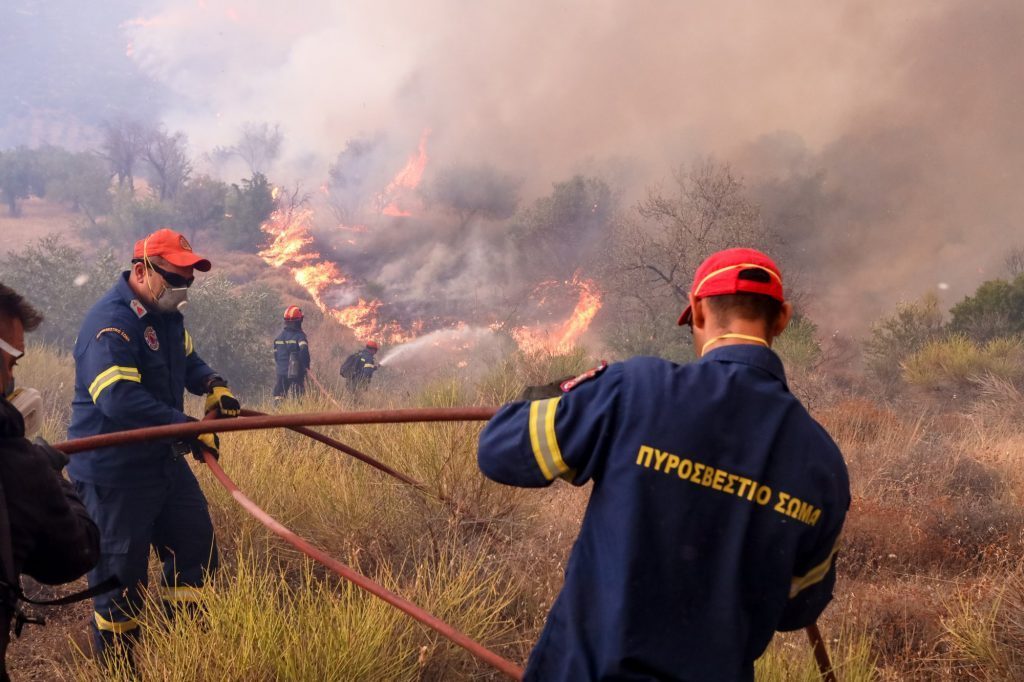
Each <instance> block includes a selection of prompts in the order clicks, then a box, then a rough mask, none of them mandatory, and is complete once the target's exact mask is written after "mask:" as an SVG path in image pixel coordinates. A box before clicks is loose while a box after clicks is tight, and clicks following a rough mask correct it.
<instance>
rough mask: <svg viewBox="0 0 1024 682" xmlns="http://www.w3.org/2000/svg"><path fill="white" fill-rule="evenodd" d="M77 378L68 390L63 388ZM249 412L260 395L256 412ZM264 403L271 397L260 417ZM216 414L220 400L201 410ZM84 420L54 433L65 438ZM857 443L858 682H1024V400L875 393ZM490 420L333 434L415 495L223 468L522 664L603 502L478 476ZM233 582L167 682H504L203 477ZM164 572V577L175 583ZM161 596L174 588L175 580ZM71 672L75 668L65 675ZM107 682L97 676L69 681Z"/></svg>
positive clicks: (795, 659) (313, 403)
mask: <svg viewBox="0 0 1024 682" xmlns="http://www.w3.org/2000/svg"><path fill="white" fill-rule="evenodd" d="M589 364H590V362H589V359H588V358H586V356H585V354H584V353H582V352H581V351H577V352H576V353H574V354H571V355H569V356H563V357H555V358H543V359H539V360H538V359H530V358H526V357H523V356H510V357H509V358H507V359H506V360H505V361H504V362H503V363H501V364H499V365H497V366H495V367H494V368H493V369H492V371H491V372H490V373H488V374H486V375H485V376H483V377H482V378H481V379H480V380H479V381H478V382H476V383H475V384H473V385H467V384H465V383H462V382H457V381H449V380H436V381H433V382H432V383H430V384H429V385H427V386H426V387H425V388H421V389H420V390H419V391H418V392H417V393H415V394H412V395H403V396H401V398H400V400H401V404H402V406H409V405H433V406H449V405H462V404H493V403H498V402H503V401H505V400H508V399H510V398H512V397H514V396H515V395H516V394H517V393H518V391H520V390H521V389H522V387H523V386H525V385H526V384H527V383H539V382H540V381H548V380H550V379H552V378H556V377H558V376H562V375H563V374H565V375H567V374H572V373H574V372H577V371H579V370H581V369H583V368H585V367H586V366H587V365H589ZM70 367H71V360H70V358H69V357H68V356H67V355H66V354H61V353H60V352H57V351H55V350H53V349H46V348H38V347H33V348H32V349H31V352H30V353H29V356H28V357H27V358H26V361H25V363H24V366H23V367H21V368H19V380H20V381H21V382H22V383H23V384H25V385H36V386H38V387H40V388H42V389H44V393H46V394H47V397H48V399H49V400H52V401H54V402H58V401H60V400H67V396H68V393H67V391H68V390H69V389H68V385H69V384H68V381H69V380H70V377H71V369H70ZM62 384H63V386H62ZM309 389H310V392H309V394H308V395H307V396H306V397H305V398H303V399H302V400H297V401H296V400H289V401H286V402H285V403H283V404H281V405H273V404H264V405H263V406H262V407H263V409H264V410H265V411H274V410H278V411H293V412H307V411H318V410H324V409H338V408H337V405H341V406H342V407H343V408H350V407H356V406H358V407H360V408H367V407H374V406H376V407H387V406H393V405H396V404H397V403H396V401H397V400H399V399H396V398H394V397H393V396H392V395H391V394H389V393H388V392H387V391H384V390H380V389H379V387H377V388H371V390H370V391H369V392H368V393H365V394H361V395H359V396H351V395H349V394H347V393H346V392H345V391H344V389H341V388H340V387H338V386H337V385H335V386H332V387H330V390H331V395H330V396H324V395H321V394H319V393H318V392H317V391H316V389H315V388H314V387H313V386H310V387H309ZM243 398H244V396H243ZM247 402H250V401H247ZM189 409H190V410H192V411H193V412H194V413H197V412H198V410H199V409H200V404H199V403H198V402H193V403H190V408H189ZM61 414H62V413H60V412H55V413H54V416H53V424H50V426H48V430H49V431H50V432H51V435H52V437H55V438H59V437H60V435H59V431H60V425H59V424H58V423H57V421H58V420H59V419H61V418H62V417H61V416H60V415H61ZM816 416H817V417H818V418H819V419H820V420H821V421H822V422H823V423H824V424H825V426H826V427H827V428H828V429H829V431H830V432H831V433H832V434H833V436H834V438H835V439H836V441H837V442H838V443H839V445H840V446H841V448H842V449H843V451H844V453H845V455H846V457H847V460H848V463H849V468H850V473H851V482H852V486H853V506H852V508H851V511H850V515H849V520H848V524H847V528H846V531H845V534H844V540H843V542H844V545H843V550H842V552H841V554H840V560H839V575H840V578H839V581H838V584H837V587H836V599H835V602H834V603H833V605H832V606H831V607H830V608H829V609H828V610H827V611H826V613H825V616H824V617H823V619H822V621H821V623H822V629H823V631H824V633H825V635H826V638H827V639H828V642H829V646H830V648H831V651H832V656H833V659H834V661H835V662H836V665H837V667H838V668H839V670H840V675H841V676H840V679H843V680H862V679H863V680H868V679H872V680H907V679H913V680H958V679H979V680H980V679H989V680H995V679H1015V678H1019V677H1020V675H1021V672H1020V671H1021V667H1020V666H1021V660H1020V655H1019V652H1020V651H1021V650H1024V628H1022V626H1021V622H1022V621H1021V617H1020V613H1021V608H1022V607H1024V598H1022V597H1021V595H1022V594H1024V589H1022V585H1024V580H1022V579H1021V578H1020V575H1021V572H1022V570H1024V569H1022V567H1021V563H1020V557H1021V555H1022V550H1024V513H1022V512H1021V504H1020V503H1021V499H1022V495H1024V470H1022V467H1020V466H1019V458H1020V453H1021V452H1024V428H1022V426H1021V424H1022V419H1021V417H1022V416H1024V400H1022V399H1021V395H1020V393H1019V391H1018V390H1017V389H1016V388H1015V387H1014V386H1013V385H1012V384H1007V383H1005V382H1004V383H1000V382H998V381H997V380H994V379H993V380H990V382H989V383H988V384H986V385H985V386H984V387H983V390H981V391H980V393H979V398H978V399H977V400H976V401H974V402H971V403H969V404H965V403H958V404H956V405H955V409H943V406H941V405H935V404H934V403H929V405H928V406H927V407H922V406H919V405H914V404H912V403H911V404H905V405H902V406H899V407H898V409H897V408H896V407H893V406H887V405H884V404H882V403H880V402H878V401H876V400H872V399H869V398H860V399H854V400H843V401H840V402H834V403H831V404H828V405H826V406H824V407H822V408H820V409H817V410H816ZM479 429H480V425H479V424H450V425H436V424H435V425H401V426H399V425H388V426H347V427H332V428H325V429H323V430H324V431H325V432H326V433H329V434H330V435H332V436H334V437H336V438H338V439H340V440H342V441H344V442H346V443H349V444H350V445H352V446H354V447H357V448H359V449H361V450H363V451H364V452H366V453H367V454H369V455H371V456H374V457H377V458H379V459H381V460H382V461H384V462H385V463H387V464H389V465H390V466H393V467H394V468H396V469H399V470H401V471H403V472H405V473H407V474H409V475H411V476H413V477H415V478H417V479H418V480H420V481H422V482H423V483H424V484H425V485H426V486H427V488H428V490H429V491H431V492H430V493H427V494H424V493H423V492H420V491H417V490H414V489H411V488H409V487H408V486H405V485H403V484H401V483H399V482H397V481H394V480H393V479H390V478H388V477H386V476H385V475H384V474H382V473H380V472H378V471H376V470H374V469H372V468H370V467H367V466H365V465H363V464H361V463H359V462H356V461H354V460H352V459H351V458H349V457H347V456H345V455H343V454H341V453H338V452H336V451H334V450H332V449H330V448H327V447H326V446H322V445H319V444H317V443H315V442H312V441H310V440H308V439H306V438H304V437H301V436H299V435H297V434H293V433H290V432H286V431H260V432H249V433H234V434H225V435H224V437H223V439H222V443H223V457H222V459H221V463H222V465H223V467H224V468H225V470H226V471H227V472H228V473H229V474H230V475H231V476H232V477H233V478H234V479H235V480H236V481H237V482H238V484H239V486H240V487H241V488H242V489H243V490H245V491H246V492H247V493H248V494H249V495H250V496H251V497H252V498H253V499H254V500H255V501H256V502H257V503H259V504H260V505H261V506H263V507H265V508H266V509H267V510H268V511H269V512H270V513H271V514H273V515H274V516H276V517H277V518H279V519H280V520H281V521H283V522H284V523H285V524H287V525H289V526H290V527H292V528H293V529H294V530H296V532H298V533H299V534H301V535H303V536H305V537H307V538H309V539H310V540H311V541H312V542H314V543H315V544H317V545H319V546H321V547H322V548H324V549H325V550H327V551H328V552H329V553H331V554H332V555H334V556H336V557H337V558H339V559H341V560H342V561H345V562H347V563H349V564H350V565H352V566H354V567H356V568H358V569H359V570H361V571H362V572H364V573H365V574H367V575H369V576H371V577H373V578H375V579H377V580H379V581H381V582H383V583H384V584H385V585H386V586H388V587H390V588H392V589H394V590H395V591H396V592H398V593H400V594H402V595H404V596H406V597H408V598H410V599H412V600H413V601H415V602H417V603H420V604H421V605H423V606H424V607H426V608H427V609H428V610H430V611H432V612H433V613H435V614H436V615H438V616H440V617H442V618H444V619H446V620H448V621H449V622H451V623H452V624H453V625H455V626H456V627H458V628H460V629H463V630H464V631H465V632H467V633H468V634H470V635H472V636H474V637H477V638H479V639H480V640H481V641H483V642H484V643H485V644H487V645H488V646H491V647H493V648H494V649H495V650H497V651H498V652H499V653H501V654H503V655H505V656H506V657H508V658H510V659H512V660H516V661H525V659H526V656H527V654H528V652H529V650H530V648H531V646H532V644H533V642H534V641H535V639H536V637H537V635H538V633H539V630H540V628H541V627H542V625H543V621H544V616H545V614H546V612H547V609H548V608H549V607H550V604H551V601H552V599H553V598H554V596H555V595H556V594H557V591H558V589H559V588H560V586H561V581H562V572H563V570H564V562H565V559H566V557H567V554H568V551H569V549H570V547H571V543H572V541H573V539H574V537H575V534H576V531H577V528H578V524H579V521H580V519H581V517H582V513H583V510H584V507H585V504H586V499H587V490H586V489H582V490H581V489H575V488H572V487H570V486H561V485H558V486H553V487H552V488H550V489H546V490H541V491H521V490H516V489H512V488H507V487H503V486H498V485H495V484H492V483H490V482H488V481H486V480H484V479H483V477H482V476H480V475H479V473H478V470H477V468H476V439H477V436H478V433H479ZM194 466H195V467H196V471H197V475H198V477H199V479H200V481H201V483H202V485H203V487H204V489H205V491H206V493H207V495H208V498H209V500H210V505H211V512H212V514H213V516H214V521H215V524H216V527H217V532H218V537H219V540H220V543H221V546H222V549H223V552H222V553H223V557H224V564H225V565H224V568H223V569H222V571H221V572H220V574H219V575H218V576H217V578H216V582H215V588H214V589H213V590H211V591H210V592H209V594H208V596H207V597H206V599H205V602H204V606H205V611H206V613H207V615H206V618H205V622H204V624H203V625H202V627H197V626H195V624H193V623H189V622H187V621H185V622H167V621H166V620H165V619H164V618H163V616H162V612H161V611H160V609H158V608H156V607H155V605H153V606H151V607H150V608H148V609H147V611H146V613H145V614H144V615H143V619H144V620H145V621H146V624H147V627H146V637H145V639H144V642H143V644H142V646H141V648H140V651H139V665H140V668H141V670H142V672H143V677H144V678H145V679H253V680H256V679H261V680H262V679H283V680H304V679H353V680H355V679H398V680H413V679H445V680H448V679H454V680H458V679H492V678H493V679H497V677H498V676H497V674H496V673H494V672H493V671H490V670H488V669H487V668H486V667H485V666H483V665H481V664H479V663H477V662H476V661H474V660H473V659H472V658H471V657H470V656H469V655H468V654H466V653H465V652H462V651H461V650H459V649H457V648H455V647H453V646H451V645H449V644H446V643H445V642H444V641H442V640H440V639H439V638H438V637H437V636H436V635H434V634H433V633H431V632H430V631H428V630H426V629H424V628H423V627H421V626H419V625H417V624H415V623H414V622H413V621H411V620H410V619H408V618H406V617H405V616H403V615H402V614H400V613H398V612H397V611H395V610H394V609H392V608H391V607H389V606H386V605H385V604H383V603H381V602H379V601H378V600H376V599H375V598H373V597H370V596H368V595H365V594H363V593H361V592H359V591H358V590H356V589H354V588H353V587H351V586H349V585H347V584H346V583H344V582H343V581H340V580H339V579H336V578H335V577H334V576H333V575H332V574H328V573H327V572H326V571H325V570H323V569H322V568H320V567H317V566H315V565H311V564H310V563H309V562H307V561H306V560H305V559H303V558H302V557H301V556H299V555H298V554H297V553H296V552H294V551H293V550H291V549H290V548H288V547H287V546H285V545H283V544H282V543H280V542H279V541H277V540H276V539H275V538H273V537H271V536H270V535H269V534H268V533H267V532H266V531H265V530H264V529H263V528H262V527H261V526H259V525H258V524H257V523H256V522H255V521H253V520H252V519H251V518H250V517H249V516H248V515H247V514H245V513H244V512H243V511H242V510H241V509H240V508H238V506H237V505H236V504H235V503H234V502H233V500H232V499H231V498H230V496H228V495H227V494H226V493H225V492H224V491H223V490H222V489H221V488H220V487H219V486H218V485H217V484H216V482H215V481H214V480H213V479H212V477H210V476H209V475H208V473H207V472H206V471H205V470H204V469H203V467H202V466H201V465H198V464H196V465H194ZM154 568H155V567H154ZM153 582H154V583H155V582H156V580H155V574H154V581H153ZM53 669H54V671H55V673H56V672H57V671H59V670H60V668H59V667H58V664H56V663H55V664H54V668H53ZM757 671H758V679H759V680H803V679H806V680H811V679H816V673H815V668H814V665H813V660H812V659H811V658H810V650H809V647H808V645H807V643H806V639H805V637H804V635H803V633H792V634H788V635H783V636H779V637H777V638H776V640H775V642H773V644H772V646H771V647H770V648H769V650H768V651H767V652H766V654H765V656H764V657H763V658H762V660H761V661H759V662H758V665H757ZM60 674H62V675H64V677H65V678H66V679H82V680H98V679H101V678H103V676H104V675H105V674H106V673H104V672H101V671H98V670H97V669H96V668H95V667H93V666H92V664H91V663H88V662H86V661H84V660H79V661H78V662H77V663H76V664H75V665H74V666H72V667H71V668H70V669H67V670H64V672H62V673H60Z"/></svg>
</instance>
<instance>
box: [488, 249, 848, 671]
mask: <svg viewBox="0 0 1024 682" xmlns="http://www.w3.org/2000/svg"><path fill="white" fill-rule="evenodd" d="M792 313H793V310H792V307H791V305H790V304H789V303H787V302H786V301H785V296H784V294H783V285H782V274H781V272H780V271H779V269H778V267H776V265H775V263H774V262H773V261H772V260H771V259H770V258H769V257H768V256H766V255H765V254H763V253H760V252H758V251H755V250H752V249H729V250H727V251H722V252H719V253H716V254H713V255H712V256H710V257H709V258H708V259H707V260H705V261H704V263H703V264H701V266H700V267H699V268H698V269H697V273H696V276H695V277H694V282H693V287H692V289H691V290H690V295H689V306H687V308H686V310H685V311H684V312H683V314H682V316H681V317H680V318H679V324H680V325H688V326H689V327H690V329H691V331H692V335H693V342H694V348H695V349H696V351H697V355H698V356H699V360H698V361H697V362H694V363H691V364H687V365H677V364H674V363H671V362H668V361H665V360H661V359H656V358H633V359H631V360H628V361H626V362H622V363H617V364H613V365H611V366H607V365H605V364H602V366H600V367H598V368H596V369H594V370H591V371H590V372H587V373H586V374H584V375H582V376H580V377H577V378H575V379H571V380H569V381H565V382H563V383H561V384H560V385H558V386H556V387H555V389H554V390H553V391H551V392H550V394H549V395H548V396H541V397H539V398H540V399H535V400H529V401H520V402H514V403H510V404H508V405H506V406H504V407H503V408H502V409H501V410H500V411H499V412H498V414H497V415H496V416H495V417H494V418H493V419H492V420H491V421H490V422H489V423H488V425H487V427H486V428H485V429H484V431H483V433H482V434H481V436H480V447H479V464H480V468H481V469H482V470H483V472H484V474H486V475H487V476H488V477H490V478H492V479H494V480H496V481H498V482H501V483H506V484H509V485H516V486H523V487H541V486H546V485H549V484H551V483H552V482H553V481H554V480H555V479H558V478H561V479H564V480H567V481H569V482H571V483H573V484H574V485H583V484H584V483H586V482H587V481H593V482H594V486H593V489H592V492H591V496H590V501H589V504H588V506H587V510H586V513H585V516H584V519H583V524H582V527H581V529H580V532H579V536H578V537H577V539H576V543H575V546H574V547H573V550H572V555H571V557H570V559H569V562H568V566H567V568H566V571H565V584H564V586H563V588H562V591H561V594H559V596H558V598H557V600H556V601H555V603H554V605H553V606H552V608H551V612H550V613H549V614H548V619H547V623H546V625H545V628H544V631H543V633H542V634H541V636H540V640H539V641H538V642H537V644H536V646H535V647H534V649H533V652H532V653H531V655H530V659H529V663H528V665H527V669H526V677H525V679H528V680H573V681H576V680H612V679H616V680H625V679H631V680H639V679H645V680H646V679H659V680H753V679H754V661H755V660H756V659H757V658H758V657H759V656H760V655H761V654H762V653H763V652H764V650H765V648H766V647H767V646H768V643H769V642H770V641H771V639H772V636H773V634H774V633H775V631H777V630H780V631H781V630H796V629H800V628H803V627H807V626H810V625H812V624H813V623H814V622H815V621H816V619H817V618H818V616H819V615H820V614H821V612H822V611H823V610H824V608H825V607H826V605H827V604H828V603H829V601H830V600H831V598H832V588H833V585H834V583H835V576H836V571H835V557H836V552H837V551H838V548H839V534H840V531H841V529H842V526H843V522H844V519H845V516H846V512H847V509H848V507H849V503H850V489H849V479H848V477H847V471H846V465H845V463H844V461H843V457H842V455H841V453H840V452H839V449H838V448H837V447H836V445H835V443H834V442H833V441H832V439H831V438H830V437H829V435H828V434H827V433H826V432H825V430H824V429H823V428H822V427H821V426H820V425H819V424H818V423H817V422H816V421H815V420H814V419H813V418H811V416H810V415H809V414H808V413H807V411H806V410H805V409H804V407H803V406H802V405H801V404H800V402H799V401H798V400H797V399H796V398H795V397H794V396H793V395H792V394H791V393H790V392H789V390H788V387H787V384H786V375H785V372H784V370H783V366H782V362H781V361H780V359H779V357H778V356H777V355H776V354H775V353H774V352H773V351H772V349H771V345H772V342H773V340H774V339H775V338H776V337H778V336H779V334H781V333H782V332H783V330H784V329H785V328H786V325H787V324H788V323H789V321H790V319H791V316H792ZM534 397H538V396H534Z"/></svg>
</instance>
